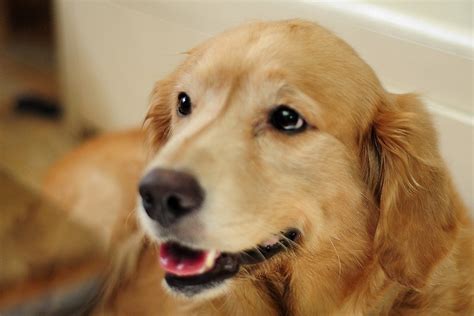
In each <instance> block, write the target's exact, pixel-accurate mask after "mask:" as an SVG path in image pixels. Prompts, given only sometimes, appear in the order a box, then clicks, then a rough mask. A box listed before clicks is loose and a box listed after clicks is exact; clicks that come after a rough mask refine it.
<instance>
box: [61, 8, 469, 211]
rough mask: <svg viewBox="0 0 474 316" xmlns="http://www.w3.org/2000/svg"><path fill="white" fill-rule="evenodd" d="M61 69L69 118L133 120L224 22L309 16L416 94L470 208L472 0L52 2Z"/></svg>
mask: <svg viewBox="0 0 474 316" xmlns="http://www.w3.org/2000/svg"><path fill="white" fill-rule="evenodd" d="M56 8H57V14H58V18H59V29H58V35H59V37H58V39H59V48H60V50H59V51H60V54H59V57H60V64H61V67H60V72H61V77H62V83H63V87H64V92H65V93H64V100H65V103H66V105H67V106H68V109H69V110H70V112H69V114H70V115H69V117H70V118H71V120H72V121H73V122H75V123H76V124H82V123H84V122H85V123H86V124H90V125H94V126H96V127H99V128H102V129H104V130H113V129H119V128H124V127H130V126H136V125H138V124H140V123H141V120H142V119H143V117H144V114H145V111H146V105H147V100H148V95H149V92H150V90H151V87H152V84H153V82H155V81H156V80H158V79H160V78H162V77H164V76H165V75H166V73H168V72H169V71H171V69H173V67H175V66H176V64H177V63H178V62H179V61H180V60H181V59H182V58H183V57H182V55H180V53H181V52H184V51H185V50H187V49H189V48H190V47H192V46H194V45H195V44H197V43H198V42H200V41H202V40H203V39H205V38H207V37H209V36H211V35H214V34H216V33H218V32H220V31H222V30H224V29H225V28H228V27H229V26H233V25H236V24H239V23H241V22H243V21H248V20H256V19H282V18H294V17H299V18H306V19H310V20H314V21H317V22H319V23H320V24H322V25H324V26H326V27H328V28H329V29H331V30H333V31H334V32H336V33H337V34H338V35H340V36H341V37H342V38H344V39H345V40H346V41H348V42H349V44H351V45H352V46H353V47H354V48H355V49H356V50H357V51H358V52H359V53H360V54H361V56H362V57H363V58H364V59H365V60H366V61H367V62H368V63H369V64H370V65H371V66H372V67H373V68H374V69H375V71H376V72H377V73H378V75H379V77H380V78H381V80H382V82H383V83H384V85H385V86H386V87H387V88H388V89H389V90H392V91H394V92H411V91H415V92H418V93H420V94H421V95H422V96H423V97H424V100H425V102H426V103H427V104H428V105H429V107H430V109H431V110H432V112H433V114H434V117H435V121H436V123H437V125H438V130H439V131H440V144H441V148H442V152H443V155H444V157H445V158H446V161H447V163H448V165H449V167H450V169H451V171H452V173H453V176H454V178H455V181H456V183H457V185H458V187H459V189H460V191H461V193H462V195H463V197H464V198H465V200H466V201H467V202H468V204H469V206H470V207H471V209H474V198H473V195H474V194H473V178H474V166H473V161H474V159H473V150H474V141H473V136H474V119H473V115H474V114H473V113H474V112H473V92H472V91H473V69H474V63H473V60H472V59H473V43H472V34H471V29H472V27H471V26H472V25H471V23H472V4H471V2H469V1H463V2H462V1H461V2H460V1H450V2H446V1H443V2H442V1H429V2H401V1H399V2H395V1H393V2H380V1H370V2H369V3H367V2H364V3H360V2H358V1H352V2H350V3H341V2H317V3H314V2H309V1H303V0H299V1H292V2H270V1H258V2H255V1H232V2H229V1H221V2H217V1H214V2H202V1H201V2H198V1H187V2H183V1H174V2H172V1H149V0H134V1H127V0H108V1H105V0H104V1H67V0H57V1H56Z"/></svg>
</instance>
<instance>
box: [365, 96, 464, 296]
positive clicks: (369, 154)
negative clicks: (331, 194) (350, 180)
mask: <svg viewBox="0 0 474 316" xmlns="http://www.w3.org/2000/svg"><path fill="white" fill-rule="evenodd" d="M387 100H388V101H386V102H383V104H381V106H380V107H379V109H378V111H377V113H376V114H375V118H374V120H373V122H372V124H371V126H370V128H369V130H368V131H366V132H365V134H364V135H363V137H361V142H360V148H361V153H360V157H361V164H362V171H363V176H364V178H365V181H366V183H367V185H368V187H369V188H370V190H371V191H372V194H373V196H374V197H375V200H376V202H377V204H378V206H379V211H380V214H379V222H378V225H377V229H376V233H375V240H374V243H375V251H376V254H377V256H378V260H379V262H380V264H381V266H382V268H383V269H384V271H385V273H386V274H387V276H388V277H389V278H391V279H393V280H396V281H398V282H399V283H401V284H403V285H405V286H409V287H413V288H421V287H423V286H424V284H425V283H426V281H427V279H428V278H429V275H430V273H431V271H432V269H433V267H434V266H435V265H436V264H437V263H438V262H439V261H440V260H441V259H442V258H443V257H444V256H445V255H446V254H447V253H448V251H449V249H450V248H451V246H452V244H453V241H454V238H455V235H456V234H455V233H456V230H457V219H456V214H455V208H454V207H453V205H452V203H453V201H452V197H453V196H454V194H455V193H454V192H453V188H452V185H451V183H450V180H449V176H448V175H447V173H446V171H445V167H444V164H443V162H442V160H441V158H440V156H439V153H438V149H437V144H436V142H437V140H436V135H435V131H434V129H433V127H432V123H431V121H430V118H429V114H428V113H427V112H426V111H425V109H424V106H423V105H422V104H421V102H420V101H418V99H417V98H416V97H415V96H414V95H410V94H407V95H390V96H388V97H387Z"/></svg>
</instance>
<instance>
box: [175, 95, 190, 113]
mask: <svg viewBox="0 0 474 316" xmlns="http://www.w3.org/2000/svg"><path fill="white" fill-rule="evenodd" d="M191 111H192V103H191V98H190V97H189V95H187V94H186V93H185V92H180V93H179V94H178V113H179V115H181V116H186V115H189V114H191Z"/></svg>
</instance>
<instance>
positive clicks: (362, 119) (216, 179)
mask: <svg viewBox="0 0 474 316" xmlns="http://www.w3.org/2000/svg"><path fill="white" fill-rule="evenodd" d="M180 91H186V92H187V93H189V94H190V95H191V96H192V97H191V98H192V100H193V102H194V105H195V108H194V109H193V113H192V115H191V116H190V117H185V118H179V117H178V116H177V115H176V109H175V108H176V98H177V94H178V93H179V92H180ZM278 104H288V105H290V106H292V107H293V108H294V109H296V110H297V111H298V112H299V113H300V114H301V115H303V116H304V117H305V119H306V121H307V122H308V126H309V128H308V130H307V131H305V132H303V133H300V134H296V135H291V136H289V135H284V134H282V133H279V132H277V131H275V130H273V129H272V128H271V127H270V126H269V125H268V124H267V117H268V112H269V111H270V109H271V108H272V107H273V106H275V105H278ZM145 134H146V137H142V135H141V134H140V132H133V133H130V134H119V135H115V136H106V137H105V138H102V139H101V140H96V141H95V142H93V143H92V144H88V145H86V147H85V148H83V149H80V150H79V152H76V153H75V154H72V156H70V157H69V158H67V162H63V163H62V164H59V165H58V166H57V167H56V168H55V169H53V172H52V173H51V175H50V177H49V179H48V180H47V182H46V188H47V191H48V192H49V193H50V194H51V195H53V196H56V197H58V199H59V200H60V202H61V203H62V204H63V205H65V206H69V207H70V208H71V207H72V208H75V207H77V205H80V204H81V203H87V207H83V209H84V208H85V209H86V211H87V213H78V216H79V217H81V218H83V220H84V221H85V222H88V223H90V225H91V226H93V227H95V229H97V230H101V229H104V231H106V232H107V234H104V238H105V239H106V240H107V243H110V244H111V248H112V251H113V253H115V254H116V255H117V256H118V257H120V260H118V261H120V262H123V261H124V258H125V259H126V258H132V260H128V261H127V262H128V263H127V265H128V270H132V271H131V273H132V276H130V277H128V279H126V276H125V275H124V276H123V280H122V281H123V282H121V285H117V286H115V288H114V290H115V292H116V293H115V294H114V295H113V296H109V297H108V299H107V300H104V303H103V304H102V305H101V306H99V307H98V308H97V310H96V313H97V314H107V313H109V314H120V315H132V314H133V315H180V314H184V315H388V314H389V315H470V314H471V315H472V314H473V313H474V309H473V302H472V301H473V275H474V274H473V271H472V270H473V245H472V240H473V230H472V228H473V226H472V223H471V220H470V219H469V218H468V215H467V210H466V208H465V206H464V205H463V203H462V201H461V200H460V198H459V196H458V193H457V192H456V190H455V188H454V187H453V184H452V182H451V179H450V176H449V174H448V171H447V170H446V167H445V165H444V163H443V161H442V159H441V158H440V154H439V151H438V148H437V141H436V133H435V131H434V129H433V126H432V123H431V119H430V115H429V114H428V113H427V112H426V110H425V108H424V106H423V105H422V104H421V103H420V101H419V100H418V99H417V98H416V96H414V95H395V94H391V93H388V92H386V91H385V90H384V89H383V88H382V86H381V84H380V83H379V81H378V79H377V77H376V76H375V74H374V73H373V71H372V70H371V68H370V67H369V66H368V65H367V64H365V62H364V61H362V59H361V58H359V56H358V55H357V54H356V53H355V52H354V51H353V50H352V49H351V48H350V47H349V46H348V45H347V44H346V43H344V42H343V41H342V40H340V39H339V38H337V37H336V36H335V35H333V34H332V33H330V32H328V31H327V30H325V29H323V28H322V27H319V26H317V25H315V24H313V23H309V22H305V21H300V20H291V21H280V22H266V23H252V24H248V25H244V26H242V27H239V28H236V29H233V30H230V31H228V32H225V33H224V34H222V35H220V36H217V37H215V38H212V39H210V40H208V41H206V42H205V43H203V44H201V45H200V46H198V47H196V48H194V49H192V50H191V51H190V52H189V53H188V56H187V58H186V60H185V61H184V62H183V63H182V64H181V65H180V66H179V67H178V68H177V69H176V70H175V71H174V72H173V73H172V74H170V75H169V76H168V77H167V78H165V79H163V80H162V81H160V82H158V84H157V85H156V87H155V89H154V91H153V94H152V99H151V105H150V109H149V112H148V115H147V117H146V120H145ZM145 139H146V142H145ZM143 144H146V145H145V146H143ZM143 147H145V148H146V150H147V151H149V155H148V159H145V158H144V157H145V155H144V154H139V153H142V151H143ZM145 160H146V162H145ZM145 165H146V166H147V167H145ZM155 166H161V167H165V168H174V169H180V170H181V169H185V170H188V171H190V172H192V173H193V174H194V175H195V176H196V178H197V179H199V181H200V182H201V184H202V185H203V187H204V188H205V189H206V194H207V196H206V204H205V206H204V207H203V209H202V210H200V211H199V212H198V213H196V214H195V215H192V216H189V217H190V218H189V219H188V218H185V219H183V220H182V221H180V223H179V225H178V226H179V227H178V228H177V231H178V233H177V234H178V235H179V237H180V238H182V239H183V240H185V241H189V242H192V243H193V244H195V245H197V246H199V247H200V248H208V249H210V248H213V249H220V250H224V251H241V250H243V249H248V248H249V247H253V246H255V245H256V244H259V243H261V242H262V241H264V240H265V239H266V238H268V236H270V235H271V234H273V233H276V232H279V231H282V230H284V229H285V228H288V227H297V228H299V229H300V230H301V232H302V238H301V242H300V243H299V244H298V247H296V248H295V249H294V250H290V251H287V252H284V253H281V254H279V255H278V256H277V257H274V258H271V259H270V260H268V261H266V262H264V263H261V264H259V265H257V266H252V267H244V268H242V271H241V272H240V273H239V274H238V275H237V276H236V277H235V278H233V279H231V280H229V281H228V282H226V283H225V285H224V286H222V287H219V288H217V289H216V290H215V291H211V292H212V293H208V294H205V295H203V296H199V297H195V298H190V299H183V298H181V297H175V296H174V295H169V293H165V290H164V289H163V287H162V286H161V281H160V280H161V278H162V275H163V272H162V271H161V269H160V268H159V266H158V263H157V260H156V258H155V257H156V250H155V246H154V244H155V242H154V241H155V240H156V237H155V231H154V226H153V223H151V221H150V220H149V219H148V218H146V216H143V211H141V210H138V212H139V214H141V216H139V217H140V227H143V230H144V231H145V232H146V233H147V236H148V238H142V234H141V233H140V232H141V231H142V229H138V230H137V229H136V225H135V223H134V219H135V216H134V215H133V216H130V215H129V214H130V211H131V210H132V209H133V208H134V205H135V203H136V200H137V194H136V189H135V186H136V183H137V181H138V179H139V176H140V175H141V174H142V173H141V172H140V171H139V170H142V168H145V169H146V170H149V169H151V168H153V167H155ZM84 168H85V169H84ZM77 170H80V171H77ZM97 171H100V172H101V175H100V176H97V175H95V172H97ZM102 178H104V179H102ZM91 179H95V180H94V181H93V182H92V183H91ZM65 183H67V188H66V186H65ZM78 188H79V189H78ZM65 189H67V190H69V193H68V195H67V196H64V195H63V193H62V192H63V190H65ZM109 200H110V201H112V202H114V201H119V203H115V202H114V203H112V204H114V205H109V203H107V202H106V201H109ZM84 201H87V202H84ZM139 209H140V207H139ZM103 218H106V219H107V220H106V221H105V220H104V219H103ZM125 224H126V225H128V226H129V228H130V229H124V228H123V227H124V226H123V225H125ZM100 226H102V228H101V227H100ZM114 231H115V232H117V234H114V233H113V232H114ZM127 240H128V241H127ZM130 240H132V241H130ZM146 240H149V241H151V242H146ZM124 245H126V246H124ZM124 249H125V250H124ZM135 257H137V258H139V260H138V262H137V266H134V265H133V262H134V260H133V258H135ZM122 272H123V271H122ZM129 272H130V271H129Z"/></svg>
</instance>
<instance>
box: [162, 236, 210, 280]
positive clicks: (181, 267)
mask: <svg viewBox="0 0 474 316" xmlns="http://www.w3.org/2000/svg"><path fill="white" fill-rule="evenodd" d="M207 255H208V251H199V250H191V249H189V248H185V247H183V246H180V245H177V244H175V243H164V244H161V246H160V264H161V266H162V267H163V269H164V270H165V271H166V272H168V273H171V274H175V275H179V276H190V275H196V274H199V273H202V272H203V271H204V269H205V268H204V266H205V262H206V258H207Z"/></svg>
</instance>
